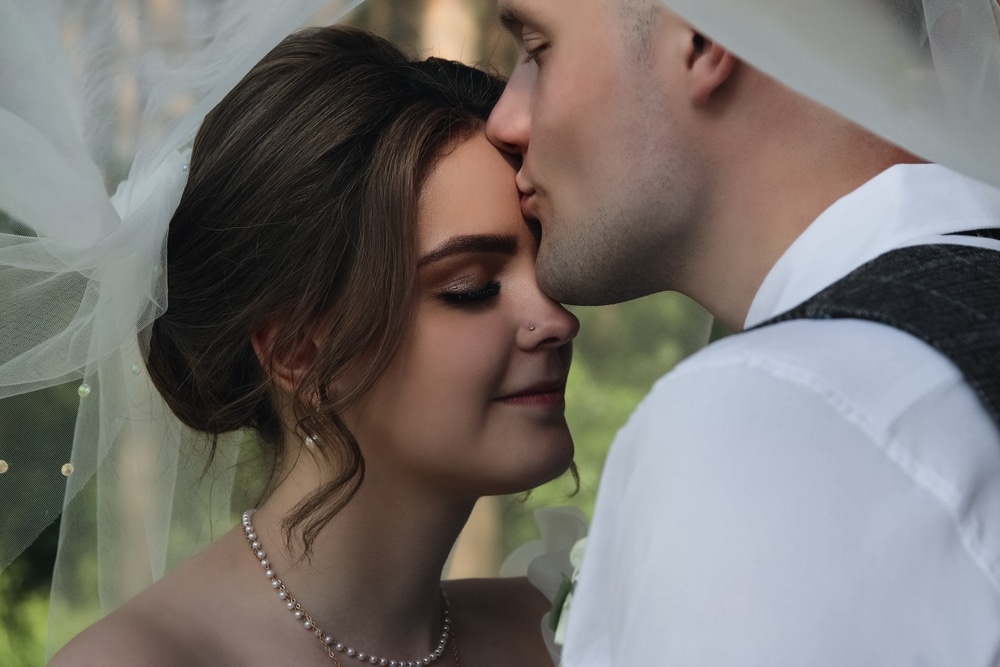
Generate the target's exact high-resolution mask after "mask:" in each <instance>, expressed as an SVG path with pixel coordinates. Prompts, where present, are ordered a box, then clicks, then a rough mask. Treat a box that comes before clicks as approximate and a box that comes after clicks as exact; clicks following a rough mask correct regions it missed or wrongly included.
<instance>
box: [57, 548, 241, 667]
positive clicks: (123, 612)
mask: <svg viewBox="0 0 1000 667" xmlns="http://www.w3.org/2000/svg"><path fill="white" fill-rule="evenodd" d="M227 541H231V540H229V538H226V537H224V538H222V539H220V540H218V541H217V542H216V543H215V544H213V545H212V546H210V547H209V548H207V549H206V550H205V551H203V552H202V553H200V554H197V555H196V556H194V557H193V558H191V559H189V560H188V561H186V562H185V563H182V564H181V565H180V566H179V567H178V568H177V569H176V570H174V571H173V572H171V573H169V574H167V576H166V577H164V578H163V579H160V580H159V581H157V582H156V583H155V584H153V585H152V586H150V587H149V588H147V589H146V590H144V591H142V592H141V593H139V594H138V595H136V596H135V597H134V598H132V599H131V600H129V601H128V602H126V603H125V604H124V605H122V606H121V607H119V608H118V609H117V610H115V611H114V612H112V613H111V614H109V615H108V616H106V617H105V618H103V619H101V620H100V621H98V622H97V623H95V624H94V625H92V626H90V627H89V628H87V629H86V630H84V631H83V632H82V633H80V634H79V635H77V636H76V637H75V638H74V639H72V640H71V641H70V642H69V643H68V644H66V646H65V647H64V648H63V649H62V650H61V651H59V653H57V654H56V655H55V657H54V658H53V659H52V660H51V662H49V666H50V667H64V666H74V667H78V666H83V667H87V666H89V665H95V666H96V665H100V666H101V667H117V666H119V665H122V666H124V665H130V666H131V665H148V666H150V667H175V666H178V667H179V666H181V665H183V666H184V667H197V666H198V665H203V664H204V665H223V664H227V663H229V664H231V663H232V658H233V654H234V647H233V644H234V640H233V639H231V634H232V633H229V632H226V628H225V627H224V621H223V618H222V617H223V616H225V617H230V616H233V615H234V614H236V613H237V611H238V609H239V605H238V603H237V602H236V601H234V600H233V599H232V598H233V597H234V596H233V595H228V596H227V595H226V593H227V592H228V591H233V590H238V586H237V585H236V584H234V583H233V581H231V580H230V579H228V578H227V577H228V576H229V574H230V572H231V571H232V570H233V568H232V567H231V566H230V561H229V558H228V555H227V549H226V542H227ZM220 608H221V609H224V610H227V611H226V612H225V613H222V612H220ZM237 651H238V646H237Z"/></svg>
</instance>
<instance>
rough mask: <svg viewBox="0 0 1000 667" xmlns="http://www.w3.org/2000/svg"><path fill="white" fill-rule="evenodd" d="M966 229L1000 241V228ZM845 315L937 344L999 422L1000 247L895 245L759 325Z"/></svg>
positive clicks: (933, 344) (934, 345) (933, 345)
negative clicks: (996, 248) (898, 247)
mask: <svg viewBox="0 0 1000 667" xmlns="http://www.w3.org/2000/svg"><path fill="white" fill-rule="evenodd" d="M964 234H967V235H972V236H983V237H989V238H993V239H998V240H1000V229H985V230H980V231H977V232H965V233H964ZM843 317H846V318H853V319H862V320H872V321H874V322H881V323H882V324H887V325H889V326H892V327H895V328H897V329H901V330H902V331H905V332H907V333H909V334H911V335H913V336H916V337H917V338H919V339H920V340H922V341H924V342H925V343H927V344H928V345H931V346H932V347H934V348H936V349H937V350H938V351H940V352H941V353H942V354H943V355H945V356H946V357H948V358H949V359H951V361H952V363H954V364H955V366H957V367H958V369H959V370H961V371H962V374H963V375H964V376H965V379H966V381H967V382H968V383H969V385H970V386H971V387H972V388H973V389H974V390H975V392H976V394H978V396H979V400H980V401H981V402H982V404H983V406H984V407H985V408H986V411H987V412H988V413H989V414H990V416H991V417H992V418H993V422H994V423H995V424H996V425H997V428H1000V252H997V251H995V250H989V249H985V248H974V247H971V246H963V245H944V244H942V245H922V246H912V247H908V248H900V249H898V250H893V251H891V252H888V253H886V254H884V255H882V256H880V257H877V258H875V259H873V260H872V261H870V262H868V263H867V264H865V265H863V266H861V267H859V268H858V269H856V270H855V271H853V272H852V273H850V274H849V275H847V276H846V277H844V278H843V279H841V280H839V281H837V282H836V283H834V284H833V285H831V286H829V287H828V288H826V289H825V290H823V291H822V292H820V293H819V294H816V295H815V296H813V297H812V298H810V299H809V300H808V301H806V302H805V303H803V304H801V305H799V306H797V307H795V308H793V309H791V310H789V311H787V312H785V313H782V314H781V315H778V316H777V317H774V318H772V319H770V320H768V321H767V322H764V323H763V324H760V325H758V327H763V326H767V325H769V324H775V323H777V322H784V321H786V320H793V319H817V320H823V319H832V318H843ZM758 327H754V328H758Z"/></svg>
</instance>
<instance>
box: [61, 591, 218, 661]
mask: <svg viewBox="0 0 1000 667" xmlns="http://www.w3.org/2000/svg"><path fill="white" fill-rule="evenodd" d="M199 662H200V660H199V658H198V657H197V656H195V655H192V654H191V652H190V645H189V643H188V642H184V641H178V638H177V637H176V636H175V634H174V633H173V632H172V631H171V628H170V626H169V625H168V624H166V623H163V622H162V621H161V620H160V619H158V618H156V617H153V616H151V615H150V614H149V613H148V612H147V611H146V610H145V609H144V608H143V606H142V605H125V606H124V607H122V608H121V609H119V610H118V611H116V612H114V613H112V614H111V615H109V616H107V617H105V618H103V619H101V620H100V621H98V622H97V623H95V624H94V625H92V626H90V627H89V628H87V629H86V630H84V631H83V632H82V633H80V634H79V635H77V636H76V637H75V638H73V639H72V640H71V641H70V642H69V643H68V644H66V646H65V647H63V649H62V650H61V651H59V652H58V653H57V654H56V655H55V657H54V658H52V660H51V662H49V667H70V666H73V667H89V666H90V665H93V666H94V667H97V666H100V667H117V666H119V665H121V666H122V667H124V666H125V665H148V666H149V667H178V666H180V665H195V664H198V663H199Z"/></svg>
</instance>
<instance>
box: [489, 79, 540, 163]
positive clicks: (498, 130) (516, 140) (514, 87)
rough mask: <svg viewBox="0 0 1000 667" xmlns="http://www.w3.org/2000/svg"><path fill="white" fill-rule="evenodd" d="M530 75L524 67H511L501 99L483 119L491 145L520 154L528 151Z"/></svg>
mask: <svg viewBox="0 0 1000 667" xmlns="http://www.w3.org/2000/svg"><path fill="white" fill-rule="evenodd" d="M529 76H530V73H529V72H527V71H526V68H521V67H516V68H514V72H513V74H511V77H510V80H509V81H508V82H507V87H506V88H504V91H503V95H501V96H500V101H499V102H497V105H496V107H494V108H493V113H491V114H490V117H489V120H488V121H487V122H486V136H487V137H489V140H490V141H491V142H492V143H493V145H494V146H496V147H497V148H499V149H500V150H502V151H505V152H507V153H513V154H516V155H521V156H523V155H524V154H525V153H526V152H527V151H528V139H529V137H530V134H531V114H530V111H529V110H530V106H529V98H530V85H529V83H530V82H529V81H528V80H527V79H528V78H529Z"/></svg>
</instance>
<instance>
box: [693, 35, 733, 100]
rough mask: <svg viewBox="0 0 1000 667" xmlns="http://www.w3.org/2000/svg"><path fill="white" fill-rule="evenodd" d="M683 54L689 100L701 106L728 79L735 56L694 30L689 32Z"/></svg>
mask: <svg viewBox="0 0 1000 667" xmlns="http://www.w3.org/2000/svg"><path fill="white" fill-rule="evenodd" d="M685 55H686V63H687V71H688V92H689V94H690V98H691V102H692V104H694V105H696V106H703V105H705V104H707V103H708V102H709V101H710V100H711V99H712V96H713V95H714V94H715V93H716V91H718V90H719V88H721V87H722V85H723V84H724V83H725V82H726V81H727V80H728V79H729V75H730V74H732V72H733V68H734V67H735V66H736V56H734V55H733V54H732V53H731V52H730V51H728V50H727V49H725V48H723V47H722V46H720V45H719V44H718V43H717V42H713V41H712V40H710V39H708V38H707V37H705V36H704V35H702V34H701V33H699V32H696V31H692V32H691V39H690V41H689V43H688V44H687V52H686V54H685Z"/></svg>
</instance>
